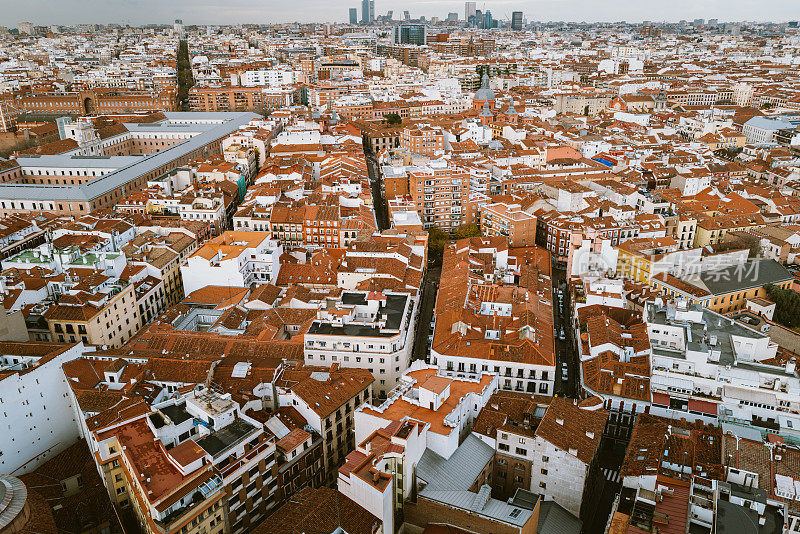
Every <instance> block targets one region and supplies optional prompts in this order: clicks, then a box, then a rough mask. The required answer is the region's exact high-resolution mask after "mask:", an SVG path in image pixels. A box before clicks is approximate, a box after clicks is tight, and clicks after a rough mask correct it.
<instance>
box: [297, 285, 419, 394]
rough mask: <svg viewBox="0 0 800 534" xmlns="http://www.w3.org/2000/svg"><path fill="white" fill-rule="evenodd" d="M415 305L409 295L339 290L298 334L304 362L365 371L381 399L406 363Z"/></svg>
mask: <svg viewBox="0 0 800 534" xmlns="http://www.w3.org/2000/svg"><path fill="white" fill-rule="evenodd" d="M417 308H418V299H417V297H416V296H415V295H411V294H409V293H396V292H390V291H384V292H377V291H352V290H350V291H343V292H342V293H341V295H340V296H339V297H337V298H331V299H330V300H329V306H327V307H325V308H321V309H320V310H318V311H317V317H316V319H315V320H314V321H313V322H312V323H311V326H310V327H309V329H308V331H307V332H306V334H305V336H304V338H303V340H304V350H303V355H304V359H305V362H306V364H308V365H330V364H331V363H334V364H336V365H339V366H340V367H342V368H360V369H364V370H367V371H369V372H370V373H371V374H372V376H374V377H375V379H376V384H375V393H376V396H377V397H378V398H379V399H384V398H386V395H387V394H388V393H389V391H391V390H392V388H394V387H395V385H396V384H397V381H398V380H399V379H400V377H401V376H402V375H403V373H404V372H405V370H406V369H407V368H408V366H409V364H410V363H411V349H412V345H413V339H414V331H415V327H414V325H415V320H416V314H417Z"/></svg>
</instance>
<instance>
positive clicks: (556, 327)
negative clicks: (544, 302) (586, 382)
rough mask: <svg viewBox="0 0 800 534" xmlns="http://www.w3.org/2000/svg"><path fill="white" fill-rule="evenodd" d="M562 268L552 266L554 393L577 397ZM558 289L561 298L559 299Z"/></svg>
mask: <svg viewBox="0 0 800 534" xmlns="http://www.w3.org/2000/svg"><path fill="white" fill-rule="evenodd" d="M565 274H566V273H565V272H564V270H563V269H559V268H557V267H555V266H554V267H553V270H552V281H553V336H554V338H555V351H556V377H555V394H557V395H559V396H562V397H577V396H578V390H579V384H578V362H577V356H576V355H575V352H574V350H573V344H572V328H571V326H570V325H571V323H572V321H571V310H570V302H569V291H568V289H567V283H566V279H565ZM559 291H560V292H561V293H560V294H561V295H562V300H561V301H559ZM562 329H563V332H564V339H561V332H562ZM564 365H566V369H567V379H566V380H564V374H563V373H564V371H563V370H564Z"/></svg>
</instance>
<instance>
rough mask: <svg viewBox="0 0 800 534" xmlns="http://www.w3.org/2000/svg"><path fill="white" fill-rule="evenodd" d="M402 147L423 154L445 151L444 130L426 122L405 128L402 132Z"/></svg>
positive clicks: (430, 154)
mask: <svg viewBox="0 0 800 534" xmlns="http://www.w3.org/2000/svg"><path fill="white" fill-rule="evenodd" d="M400 148H401V149H404V150H408V151H410V152H413V153H415V154H421V155H423V156H434V155H436V154H442V153H444V148H445V146H444V132H443V131H442V130H441V128H432V127H431V126H429V125H426V124H416V125H414V126H410V127H406V128H403V131H402V133H401V134H400Z"/></svg>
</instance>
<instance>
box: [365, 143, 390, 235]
mask: <svg viewBox="0 0 800 534" xmlns="http://www.w3.org/2000/svg"><path fill="white" fill-rule="evenodd" d="M364 157H365V158H366V160H367V172H368V173H369V186H370V189H371V190H372V205H373V210H374V211H375V220H376V222H377V224H378V230H381V231H382V230H387V229H388V228H389V210H388V209H387V207H386V200H385V199H384V198H383V192H382V191H381V170H380V166H379V165H378V159H377V158H376V156H375V154H374V153H373V152H372V150H370V149H369V147H367V146H364Z"/></svg>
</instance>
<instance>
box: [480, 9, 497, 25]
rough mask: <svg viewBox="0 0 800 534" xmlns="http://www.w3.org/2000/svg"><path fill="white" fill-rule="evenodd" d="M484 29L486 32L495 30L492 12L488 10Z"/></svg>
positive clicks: (484, 20) (484, 19) (484, 17)
mask: <svg viewBox="0 0 800 534" xmlns="http://www.w3.org/2000/svg"><path fill="white" fill-rule="evenodd" d="M482 28H484V29H486V30H491V29H492V28H494V19H493V18H492V12H491V11H489V10H488V9H487V10H486V13H485V14H484V15H483V26H482Z"/></svg>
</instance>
